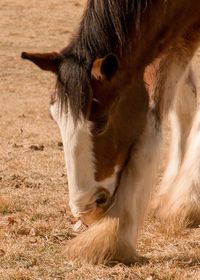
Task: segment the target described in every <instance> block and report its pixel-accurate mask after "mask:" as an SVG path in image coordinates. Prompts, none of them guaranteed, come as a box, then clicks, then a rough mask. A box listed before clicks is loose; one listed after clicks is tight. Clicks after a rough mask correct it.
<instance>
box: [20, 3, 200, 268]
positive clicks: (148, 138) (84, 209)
mask: <svg viewBox="0 0 200 280" xmlns="http://www.w3.org/2000/svg"><path fill="white" fill-rule="evenodd" d="M199 15H200V2H198V1H195V0H191V1H187V0H177V1H172V0H165V1H164V0H155V1H148V0H139V1H136V0H125V1H121V0H110V1H106V0H100V1H99V0H88V3H87V6H86V9H85V12H84V14H83V18H82V20H81V22H80V25H79V28H78V30H77V32H76V33H75V34H74V36H73V37H72V39H71V41H70V42H69V44H68V46H67V47H65V48H64V49H63V50H62V51H60V52H52V53H26V52H23V53H22V55H21V56H22V58H24V59H28V60H30V61H32V62H33V63H35V64H36V65H37V66H39V67H40V68H41V69H43V70H47V71H51V72H53V73H55V74H56V77H57V83H56V91H55V93H54V94H53V96H52V97H51V102H50V111H51V115H52V117H53V119H54V120H55V121H56V123H57V124H58V126H59V128H60V132H61V137H62V141H63V146H64V154H65V161H66V168H67V176H68V187H69V205H70V208H71V211H72V213H73V214H74V216H76V217H78V218H80V219H81V221H82V222H83V223H84V224H86V225H88V226H89V228H88V229H87V230H86V231H85V232H83V233H82V234H80V235H79V236H78V237H76V238H75V239H73V240H70V241H69V244H68V246H67V254H66V255H67V257H68V258H69V259H70V260H76V261H79V262H83V263H84V262H86V263H92V264H99V263H107V262H109V261H111V260H117V261H121V262H124V263H126V264H128V263H132V262H134V261H135V260H138V254H137V252H136V244H137V237H138V231H139V229H140V227H141V226H142V222H143V219H144V214H145V210H146V208H147V204H148V200H149V196H150V193H151V189H152V186H153V182H154V177H155V171H156V167H157V165H158V162H159V155H160V150H159V147H160V142H161V124H162V120H163V118H164V116H165V115H166V114H167V113H166V112H167V111H168V108H170V104H171V101H170V98H169V95H170V97H171V98H172V97H173V94H174V92H173V93H171V90H170V89H172V91H173V90H174V88H175V86H174V88H173V84H176V79H179V78H181V76H182V74H183V72H184V71H185V68H186V65H185V63H182V55H183V54H184V50H185V48H186V50H185V52H186V53H187V55H185V54H184V55H183V56H184V61H190V60H191V58H192V56H193V54H194V53H195V51H196V49H197V47H198V43H199V26H200V16H199ZM179 51H180V54H179ZM145 73H146V74H145ZM148 73H151V75H152V76H153V77H154V78H153V80H154V83H153V85H152V86H149V85H148V78H147V79H146V81H145V76H146V77H147V76H148ZM171 85H172V86H171ZM169 92H170V94H168V93H169ZM172 99H173V98H172Z"/></svg>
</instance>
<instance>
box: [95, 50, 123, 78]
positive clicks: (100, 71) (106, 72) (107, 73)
mask: <svg viewBox="0 0 200 280" xmlns="http://www.w3.org/2000/svg"><path fill="white" fill-rule="evenodd" d="M118 66H119V65H118V60H117V57H116V56H115V55H114V54H109V55H107V56H106V57H104V58H98V59H96V60H95V61H94V62H93V66H92V71H91V75H92V77H93V78H95V79H96V80H107V81H111V79H112V77H113V76H114V74H115V73H116V71H117V69H118Z"/></svg>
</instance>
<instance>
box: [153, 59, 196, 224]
mask: <svg viewBox="0 0 200 280" xmlns="http://www.w3.org/2000/svg"><path fill="white" fill-rule="evenodd" d="M193 60H196V56H195V57H194V58H193ZM194 66H195V65H193V64H192V63H191V64H190V65H189V66H188V68H187V70H186V72H185V74H184V76H183V77H182V79H181V80H180V82H179V85H178V87H177V92H176V96H175V100H174V104H173V111H172V112H171V113H170V117H171V127H172V134H171V135H172V139H171V140H172V141H171V149H170V158H169V162H168V166H167V169H166V171H165V174H164V177H163V180H162V183H161V187H160V190H159V194H158V197H157V198H156V203H157V204H156V207H155V205H154V207H155V208H156V212H157V215H158V216H159V217H160V218H162V219H167V220H169V221H171V222H172V223H174V222H176V225H177V222H179V223H180V224H181V225H183V224H184V225H185V224H189V225H194V224H198V223H199V222H200V217H199V214H200V206H199V204H200V173H199V172H200V170H199V168H200V155H198V150H199V149H200V147H199V146H200V138H199V137H200V136H199V135H198V125H199V124H200V123H199V122H200V118H199V114H200V113H199V111H198V109H197V97H196V95H195V92H196V94H197V95H198V84H200V83H198V76H197V74H196V73H195V72H196V71H194V70H195V69H194ZM195 68H196V66H195ZM195 112H196V113H195ZM198 145H199V146H198Z"/></svg>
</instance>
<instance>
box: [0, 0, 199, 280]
mask: <svg viewBox="0 0 200 280" xmlns="http://www.w3.org/2000/svg"><path fill="white" fill-rule="evenodd" d="M85 2H86V0H59V1H58V0H48V1H47V0H43V1H37V0H29V1H26V0H6V1H3V0H1V2H0V3H1V5H0V6H1V8H0V31H1V32H0V77H1V79H0V280H29V279H31V280H50V279H51V280H53V279H54V280H61V279H65V280H70V279H73V280H74V279H95V280H97V279H98V280H99V279H146V280H156V279H166V280H171V279H177V280H183V279H194V280H197V279H200V228H198V229H186V230H184V231H182V232H178V233H176V234H170V233H169V232H168V230H167V228H166V227H165V226H163V225H160V224H159V223H158V221H154V220H152V219H151V218H148V219H147V220H146V222H145V226H144V230H143V232H142V233H141V236H140V239H139V244H138V251H139V252H140V254H142V255H144V256H145V257H147V258H148V259H149V262H148V263H147V264H143V265H140V264H136V265H134V266H132V267H126V266H124V265H122V264H117V265H116V266H114V267H104V266H94V267H92V266H80V265H76V264H72V263H67V262H66V261H65V256H64V253H63V251H64V249H65V244H66V242H67V240H68V239H69V238H72V237H73V236H74V233H73V231H72V230H71V227H72V224H73V218H72V216H71V214H70V211H69V208H68V190H67V178H66V175H65V164H64V158H63V151H62V146H61V144H60V141H61V140H60V135H59V131H58V128H57V127H56V125H55V123H54V122H53V121H52V120H51V119H50V117H49V112H48V104H49V99H50V93H51V92H52V91H53V90H54V79H55V78H54V76H53V75H52V74H49V73H43V72H42V71H40V70H39V69H38V68H36V67H35V66H33V65H32V64H30V63H29V62H27V61H22V60H21V59H20V53H21V51H52V50H60V49H62V48H63V47H64V46H65V45H66V44H67V41H68V40H69V38H70V36H71V32H72V31H73V30H74V27H75V26H76V25H77V22H78V20H79V17H80V14H81V13H82V10H83V7H84V4H85Z"/></svg>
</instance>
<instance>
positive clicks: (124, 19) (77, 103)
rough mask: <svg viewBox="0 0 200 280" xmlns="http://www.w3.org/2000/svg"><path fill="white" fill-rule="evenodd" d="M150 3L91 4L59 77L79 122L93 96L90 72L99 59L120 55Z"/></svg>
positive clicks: (98, 0)
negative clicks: (110, 54) (79, 117)
mask: <svg viewBox="0 0 200 280" xmlns="http://www.w3.org/2000/svg"><path fill="white" fill-rule="evenodd" d="M147 1H148V0H89V1H88V3H87V7H86V10H85V13H84V14H83V19H82V21H81V23H80V26H79V29H78V32H77V33H76V35H75V36H74V38H73V39H72V41H71V42H70V44H69V45H68V46H67V47H66V48H65V49H64V50H63V51H62V54H63V56H64V61H63V64H62V67H61V71H60V75H59V77H58V84H59V96H60V98H61V104H62V105H63V104H66V98H68V99H69V102H70V105H71V106H70V107H71V108H72V110H73V112H72V113H73V115H74V117H75V118H77V117H78V116H79V113H80V112H81V111H82V112H84V113H85V112H86V111H87V107H88V104H89V101H90V100H91V96H92V89H91V85H90V75H89V74H90V70H91V66H92V63H93V61H94V59H95V58H101V57H104V56H106V55H107V54H109V53H114V54H116V55H117V56H119V55H120V53H121V52H122V50H123V48H124V47H126V45H127V43H128V41H130V39H129V35H130V32H131V30H132V29H133V28H137V27H138V26H139V24H140V18H141V15H142V11H144V9H145V8H146V5H147Z"/></svg>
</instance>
